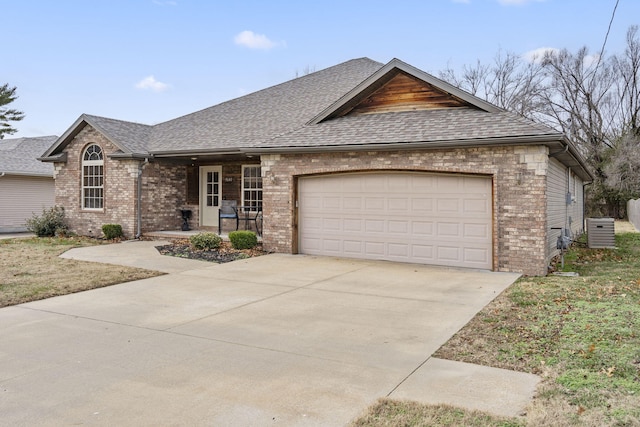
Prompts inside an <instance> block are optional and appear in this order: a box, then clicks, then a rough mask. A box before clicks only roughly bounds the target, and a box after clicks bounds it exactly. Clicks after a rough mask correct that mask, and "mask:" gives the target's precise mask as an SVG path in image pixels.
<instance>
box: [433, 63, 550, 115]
mask: <svg viewBox="0 0 640 427" xmlns="http://www.w3.org/2000/svg"><path fill="white" fill-rule="evenodd" d="M543 71H544V70H543V68H542V67H541V66H540V64H539V63H537V62H527V61H525V60H524V59H522V58H521V57H520V56H518V55H516V54H514V53H511V52H503V51H499V52H498V53H497V54H496V56H495V57H494V58H493V63H492V64H491V65H483V64H482V63H480V61H478V62H477V63H476V64H475V65H474V66H466V65H465V66H463V68H462V74H461V75H460V76H458V75H457V74H456V73H455V71H454V70H452V69H451V68H447V69H446V70H444V71H442V72H441V73H439V75H440V78H441V79H443V80H445V81H447V82H449V83H451V84H453V85H455V86H457V87H459V88H461V89H463V90H465V91H467V92H469V93H471V94H472V95H475V96H477V97H479V98H482V99H485V100H486V101H489V102H491V103H492V104H494V105H497V106H498V107H500V108H504V109H505V110H509V111H512V112H514V113H516V114H519V115H521V116H523V117H527V118H530V119H534V118H536V117H537V116H538V115H539V111H540V108H541V105H540V103H541V100H542V97H541V94H542V93H543V92H544V90H545V85H544V78H545V76H544V73H543Z"/></svg>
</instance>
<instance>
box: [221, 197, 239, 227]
mask: <svg viewBox="0 0 640 427" xmlns="http://www.w3.org/2000/svg"><path fill="white" fill-rule="evenodd" d="M223 219H235V220H236V230H237V229H238V226H239V225H240V218H239V217H238V203H237V202H236V201H235V200H223V201H222V202H221V204H220V209H219V210H218V234H219V235H220V234H222V220H223Z"/></svg>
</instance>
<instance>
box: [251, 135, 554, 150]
mask: <svg viewBox="0 0 640 427" xmlns="http://www.w3.org/2000/svg"><path fill="white" fill-rule="evenodd" d="M561 140H562V135H561V134H557V135H556V134H552V135H526V136H516V137H500V138H474V139H465V140H460V139H450V140H439V141H416V142H390V143H379V144H367V145H365V144H347V145H315V146H307V147H295V146H287V147H265V148H262V149H256V148H250V149H244V150H242V151H243V153H244V154H250V155H251V154H252V155H260V154H272V153H323V152H327V151H332V152H333V151H342V152H344V151H378V150H385V151H387V150H415V149H427V148H430V149H439V148H452V147H461V148H462V147H464V148H466V147H471V146H474V147H476V146H479V145H480V146H492V145H493V146H495V145H517V144H528V143H540V144H545V143H546V144H549V143H550V142H552V141H558V142H560V141H561Z"/></svg>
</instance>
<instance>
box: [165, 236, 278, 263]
mask: <svg viewBox="0 0 640 427" xmlns="http://www.w3.org/2000/svg"><path fill="white" fill-rule="evenodd" d="M156 249H157V250H158V252H160V253H161V254H162V255H168V256H175V257H179V258H189V259H196V260H200V261H209V262H215V263H217V264H221V263H224V262H231V261H235V260H237V259H247V258H252V257H256V256H260V255H266V254H267V252H265V251H263V250H262V244H261V243H259V244H258V246H256V247H255V248H253V249H241V250H240V249H233V247H232V246H231V243H229V242H222V246H220V248H218V249H205V250H198V249H194V248H193V247H192V246H191V244H190V243H189V240H187V239H178V240H173V241H171V243H170V244H168V245H163V246H156Z"/></svg>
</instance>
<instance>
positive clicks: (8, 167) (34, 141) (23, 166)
mask: <svg viewBox="0 0 640 427" xmlns="http://www.w3.org/2000/svg"><path fill="white" fill-rule="evenodd" d="M57 139H58V137H57V136H55V135H52V136H40V137H34V138H10V139H0V175H1V174H7V175H25V176H44V177H52V178H53V165H51V164H49V163H42V162H39V161H38V155H40V153H42V152H43V151H44V150H46V149H47V148H49V147H50V146H51V144H53V143H54V142H55V141H56V140H57Z"/></svg>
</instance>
